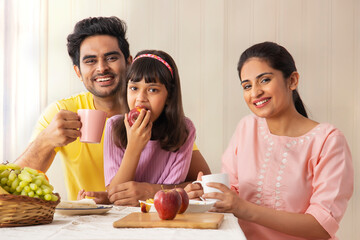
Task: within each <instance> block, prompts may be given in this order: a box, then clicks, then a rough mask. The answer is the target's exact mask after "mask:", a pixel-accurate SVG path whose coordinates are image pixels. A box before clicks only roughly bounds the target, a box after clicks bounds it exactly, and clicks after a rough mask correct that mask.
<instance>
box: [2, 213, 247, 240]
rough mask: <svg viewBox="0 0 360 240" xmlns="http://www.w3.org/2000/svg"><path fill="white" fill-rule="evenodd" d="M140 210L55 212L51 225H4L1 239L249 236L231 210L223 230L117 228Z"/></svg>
mask: <svg viewBox="0 0 360 240" xmlns="http://www.w3.org/2000/svg"><path fill="white" fill-rule="evenodd" d="M139 211H140V208H138V207H118V206H114V207H113V208H112V209H111V210H110V211H109V212H108V213H106V214H102V215H82V216H81V215H80V216H63V215H60V214H56V213H55V216H54V221H53V222H52V223H51V224H45V225H37V226H26V227H12V228H0V239H16V240H17V239H61V240H66V239H76V240H81V239H101V240H106V239H139V240H140V239H141V240H143V239H156V240H159V239H179V240H187V239H196V240H201V239H204V240H210V239H211V240H213V239H219V240H220V239H221V240H224V239H226V240H230V239H237V240H243V239H246V238H245V236H244V233H243V232H242V230H241V228H240V227H239V224H238V222H237V219H236V218H235V217H234V215H232V214H228V213H226V214H225V218H224V221H223V223H222V224H221V226H220V228H219V229H185V228H114V227H113V222H115V221H116V220H119V219H121V218H123V217H125V216H126V215H128V214H129V213H132V212H139Z"/></svg>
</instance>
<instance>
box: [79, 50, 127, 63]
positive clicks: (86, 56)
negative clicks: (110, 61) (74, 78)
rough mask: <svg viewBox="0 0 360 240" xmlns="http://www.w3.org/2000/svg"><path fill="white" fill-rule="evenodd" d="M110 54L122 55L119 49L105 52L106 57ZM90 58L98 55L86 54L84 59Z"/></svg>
mask: <svg viewBox="0 0 360 240" xmlns="http://www.w3.org/2000/svg"><path fill="white" fill-rule="evenodd" d="M110 55H121V54H120V52H118V51H111V52H107V53H105V54H104V56H105V57H107V56H110ZM89 58H96V55H85V56H84V57H83V58H82V60H83V61H84V60H86V59H89Z"/></svg>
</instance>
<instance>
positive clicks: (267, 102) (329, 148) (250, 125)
mask: <svg viewBox="0 0 360 240" xmlns="http://www.w3.org/2000/svg"><path fill="white" fill-rule="evenodd" d="M238 72H239V77H240V82H241V86H242V88H243V93H244V100H245V102H246V103H247V105H248V107H249V108H250V110H251V111H252V112H253V113H254V114H252V115H249V116H246V117H244V118H243V119H242V120H241V121H240V122H239V124H238V126H237V128H236V131H235V133H234V135H233V137H232V138H231V140H230V144H229V146H228V148H227V149H226V151H225V152H224V154H223V157H222V171H223V172H227V173H228V174H229V176H230V183H231V185H232V188H233V189H235V190H236V191H232V190H230V189H229V188H227V187H226V186H224V185H221V184H216V183H210V184H208V186H211V187H216V188H218V189H220V190H221V191H222V192H223V193H208V194H204V195H202V197H204V198H217V199H219V201H218V202H216V203H215V205H214V209H212V210H213V211H216V212H231V213H233V214H234V215H235V216H236V217H237V218H238V219H239V223H240V225H241V228H242V229H243V231H244V233H245V235H246V236H247V238H248V239H250V240H251V239H287V240H289V239H309V238H315V239H337V238H336V236H335V233H336V231H337V230H338V228H339V222H340V220H341V218H342V217H343V215H344V213H345V210H346V206H347V202H348V200H349V199H350V197H351V195H352V192H353V166H352V159H351V153H350V150H349V147H348V145H347V143H346V139H345V137H344V135H343V134H342V133H341V132H340V131H339V130H338V129H337V128H335V127H334V126H332V125H331V124H328V123H318V122H316V121H313V120H311V119H309V118H308V117H307V113H306V111H305V108H304V106H303V104H302V101H301V99H300V96H299V94H298V92H297V90H296V88H297V86H298V83H299V74H298V73H297V70H296V66H295V62H294V60H293V58H292V56H291V55H290V53H289V52H288V51H287V50H286V49H285V48H283V47H282V46H279V45H278V44H276V43H271V42H264V43H260V44H256V45H254V46H252V47H250V48H249V49H247V50H246V51H245V52H244V53H243V54H242V55H241V57H240V60H239V63H238ZM199 188H200V186H195V185H194V184H193V185H191V186H188V187H187V188H186V189H187V191H188V192H189V195H190V197H196V196H201V194H202V191H201V190H199Z"/></svg>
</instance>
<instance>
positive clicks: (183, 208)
mask: <svg viewBox="0 0 360 240" xmlns="http://www.w3.org/2000/svg"><path fill="white" fill-rule="evenodd" d="M175 190H176V191H177V192H178V193H179V194H180V197H181V206H180V209H179V212H178V213H180V214H181V213H184V212H185V211H186V209H187V208H188V206H189V196H188V195H187V193H186V191H185V190H184V189H183V188H175Z"/></svg>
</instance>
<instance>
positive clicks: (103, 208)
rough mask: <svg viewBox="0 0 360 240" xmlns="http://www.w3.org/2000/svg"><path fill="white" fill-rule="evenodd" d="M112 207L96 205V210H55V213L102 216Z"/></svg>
mask: <svg viewBox="0 0 360 240" xmlns="http://www.w3.org/2000/svg"><path fill="white" fill-rule="evenodd" d="M111 208H112V206H109V205H98V206H97V208H55V213H58V214H62V215H90V214H104V213H106V212H108V211H110V209H111Z"/></svg>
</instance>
